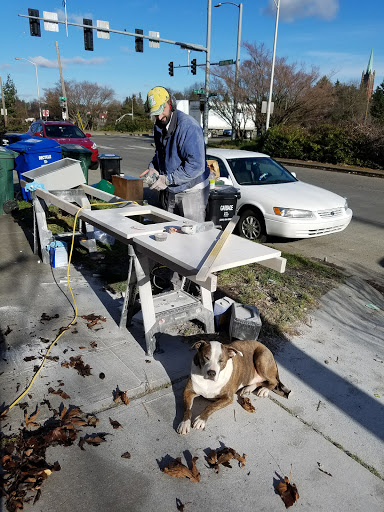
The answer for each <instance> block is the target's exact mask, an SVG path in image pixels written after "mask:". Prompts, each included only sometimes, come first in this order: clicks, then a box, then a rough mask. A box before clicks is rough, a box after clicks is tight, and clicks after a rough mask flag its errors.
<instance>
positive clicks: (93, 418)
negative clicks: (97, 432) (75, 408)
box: [87, 414, 99, 427]
mask: <svg viewBox="0 0 384 512" xmlns="http://www.w3.org/2000/svg"><path fill="white" fill-rule="evenodd" d="M87 422H88V425H89V426H90V427H96V425H97V424H98V423H99V420H98V419H97V418H96V416H94V415H93V414H88V415H87Z"/></svg>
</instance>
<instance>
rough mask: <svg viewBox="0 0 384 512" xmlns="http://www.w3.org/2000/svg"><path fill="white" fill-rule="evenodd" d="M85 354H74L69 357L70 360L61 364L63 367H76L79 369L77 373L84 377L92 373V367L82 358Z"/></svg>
mask: <svg viewBox="0 0 384 512" xmlns="http://www.w3.org/2000/svg"><path fill="white" fill-rule="evenodd" d="M82 357H83V356H74V357H70V358H69V362H68V361H64V362H63V363H61V366H62V367H63V368H69V367H71V368H74V369H75V370H77V373H78V374H79V375H81V376H83V377H87V376H89V375H91V370H92V368H91V367H90V366H89V364H84V361H83V359H82Z"/></svg>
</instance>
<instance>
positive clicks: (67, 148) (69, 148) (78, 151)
mask: <svg viewBox="0 0 384 512" xmlns="http://www.w3.org/2000/svg"><path fill="white" fill-rule="evenodd" d="M61 149H62V151H63V158H73V159H74V160H79V162H80V165H81V168H82V170H83V174H84V178H85V181H86V183H87V185H88V170H89V166H90V165H91V156H92V151H91V150H90V149H88V148H85V147H84V146H80V144H61Z"/></svg>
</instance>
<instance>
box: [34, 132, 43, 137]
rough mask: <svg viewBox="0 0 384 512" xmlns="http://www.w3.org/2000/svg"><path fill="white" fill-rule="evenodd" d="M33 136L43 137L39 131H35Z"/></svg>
mask: <svg viewBox="0 0 384 512" xmlns="http://www.w3.org/2000/svg"><path fill="white" fill-rule="evenodd" d="M35 137H43V134H42V133H41V132H36V133H35Z"/></svg>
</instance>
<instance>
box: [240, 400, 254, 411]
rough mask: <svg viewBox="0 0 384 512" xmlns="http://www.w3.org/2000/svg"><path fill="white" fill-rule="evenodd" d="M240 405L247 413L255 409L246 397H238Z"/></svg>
mask: <svg viewBox="0 0 384 512" xmlns="http://www.w3.org/2000/svg"><path fill="white" fill-rule="evenodd" d="M239 402H240V405H241V407H242V408H243V409H245V410H246V411H247V412H255V411H256V409H255V407H254V406H253V405H252V402H251V401H250V399H249V398H248V397H240V400H239Z"/></svg>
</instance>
